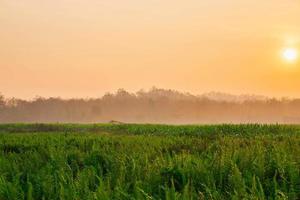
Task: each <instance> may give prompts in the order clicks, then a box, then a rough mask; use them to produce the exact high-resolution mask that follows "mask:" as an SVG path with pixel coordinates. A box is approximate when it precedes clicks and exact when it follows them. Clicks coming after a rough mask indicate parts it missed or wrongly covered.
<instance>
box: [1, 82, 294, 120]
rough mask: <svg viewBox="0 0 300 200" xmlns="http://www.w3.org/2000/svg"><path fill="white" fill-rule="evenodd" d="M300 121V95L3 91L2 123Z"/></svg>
mask: <svg viewBox="0 0 300 200" xmlns="http://www.w3.org/2000/svg"><path fill="white" fill-rule="evenodd" d="M110 121H118V122H123V123H168V124H210V123H281V124H293V123H300V99H288V98H282V99H276V98H268V97H264V96H256V95H239V96H235V95H230V94H225V93H218V92H211V93H206V94H202V95H192V94H190V93H182V92H178V91H175V90H167V89H159V88H155V87H153V88H152V89H150V90H148V91H144V90H140V91H138V92H136V93H130V92H127V91H126V90H124V89H119V90H118V91H117V92H115V93H107V94H105V95H104V96H102V97H100V98H86V99H83V98H74V99H62V98H59V97H51V98H43V97H36V98H34V99H32V100H23V99H17V98H5V96H3V95H0V123H12V122H28V123H30V122H38V123H55V122H65V123H76V122H78V123H95V122H110Z"/></svg>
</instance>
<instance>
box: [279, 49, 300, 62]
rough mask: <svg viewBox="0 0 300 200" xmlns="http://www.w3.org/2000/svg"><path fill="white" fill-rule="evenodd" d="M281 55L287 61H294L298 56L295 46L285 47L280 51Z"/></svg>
mask: <svg viewBox="0 0 300 200" xmlns="http://www.w3.org/2000/svg"><path fill="white" fill-rule="evenodd" d="M282 57H283V59H284V60H286V61H288V62H295V61H296V60H297V58H298V51H297V49H295V48H286V49H284V50H283V51H282Z"/></svg>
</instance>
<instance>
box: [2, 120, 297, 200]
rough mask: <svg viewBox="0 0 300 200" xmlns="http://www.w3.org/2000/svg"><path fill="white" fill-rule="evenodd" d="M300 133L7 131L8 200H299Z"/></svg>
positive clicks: (26, 127)
mask: <svg viewBox="0 0 300 200" xmlns="http://www.w3.org/2000/svg"><path fill="white" fill-rule="evenodd" d="M299 130H300V128H299V127H298V126H287V125H285V126H281V125H219V126H167V125H110V124H104V125H100V124H95V125H74V124H67V125H58V124H52V125H51V124H50V125H49V124H48V125H43V124H35V125H34V124H16V125H13V124H10V125H8V124H7V125H0V132H1V134H0V199H5V200H6V199H7V200H9V199H28V200H29V199H101V200H102V199H182V200H183V199H266V200H267V199H299V198H300V133H299Z"/></svg>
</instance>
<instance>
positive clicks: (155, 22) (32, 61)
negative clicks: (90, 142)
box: [0, 0, 300, 99]
mask: <svg viewBox="0 0 300 200" xmlns="http://www.w3.org/2000/svg"><path fill="white" fill-rule="evenodd" d="M285 48H294V49H295V50H299V51H300V1H299V0H284V1H283V0H256V1H254V0H243V1H241V0H210V1H206V0H187V1H182V0H147V1H141V0H109V1H107V0H89V1H84V0H51V1H47V0H26V1H22V0H0V93H2V94H4V95H5V96H7V97H17V98H24V99H30V98H34V97H35V96H44V97H58V96H59V97H62V98H71V97H100V96H102V95H103V94H105V93H106V92H113V91H115V90H117V89H118V88H124V89H126V90H128V91H132V92H134V91H137V90H139V89H149V88H151V87H152V86H156V87H159V88H167V89H176V90H179V91H183V92H191V93H194V94H201V93H205V92H210V91H219V92H226V93H232V94H258V95H267V96H274V97H282V96H284V97H300V92H299V88H300V78H299V77H300V59H299V60H295V61H294V62H288V61H286V60H284V59H283V58H282V51H283V49H285Z"/></svg>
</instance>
